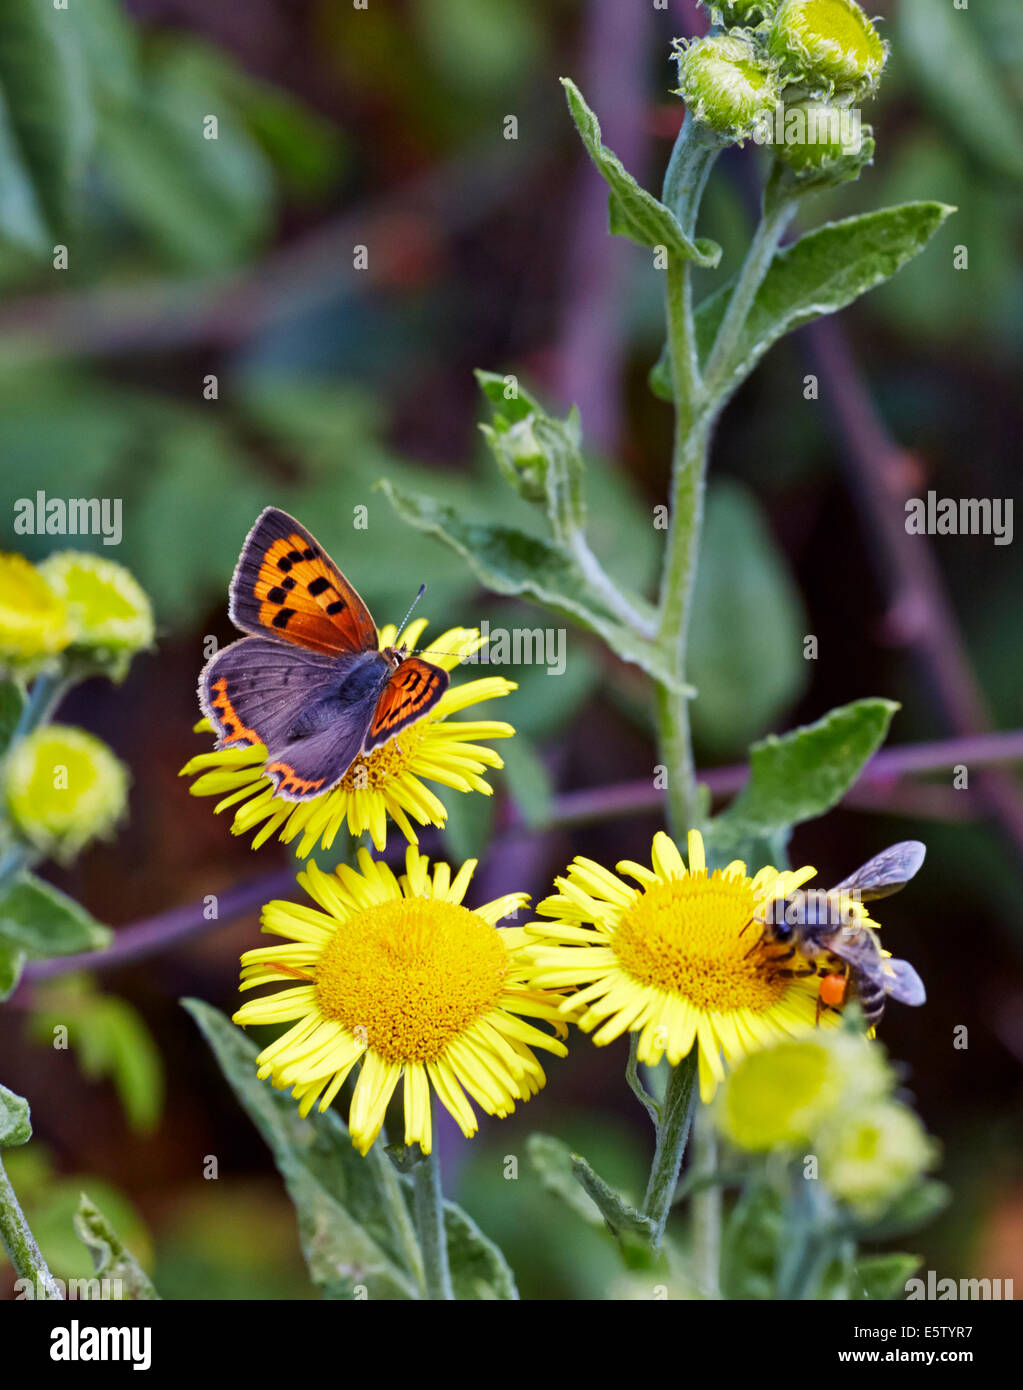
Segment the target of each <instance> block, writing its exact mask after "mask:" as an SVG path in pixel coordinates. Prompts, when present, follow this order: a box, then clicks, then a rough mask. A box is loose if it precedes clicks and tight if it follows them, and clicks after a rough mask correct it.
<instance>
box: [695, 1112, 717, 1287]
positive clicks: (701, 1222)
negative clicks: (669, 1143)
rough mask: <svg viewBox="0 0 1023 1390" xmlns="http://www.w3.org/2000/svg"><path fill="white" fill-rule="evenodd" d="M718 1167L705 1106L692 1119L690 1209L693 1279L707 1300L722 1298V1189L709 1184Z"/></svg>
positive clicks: (713, 1137)
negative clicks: (691, 1188) (691, 1189)
mask: <svg viewBox="0 0 1023 1390" xmlns="http://www.w3.org/2000/svg"><path fill="white" fill-rule="evenodd" d="M717 1165H718V1144H717V1135H716V1134H715V1133H714V1127H713V1124H712V1123H711V1118H710V1113H709V1111H708V1110H707V1108H706V1106H703V1105H701V1106H697V1109H696V1114H695V1116H694V1117H693V1147H692V1157H691V1160H690V1168H689V1171H690V1173H691V1175H692V1181H693V1195H692V1202H691V1206H690V1219H691V1222H692V1238H693V1245H692V1249H693V1277H694V1278H695V1280H696V1282H697V1284H698V1286H699V1288H700V1289H701V1291H702V1292H703V1294H704V1296H705V1297H706V1298H720V1296H721V1294H720V1288H719V1278H720V1274H719V1271H720V1269H721V1187H720V1184H718V1183H713V1182H711V1181H710V1179H711V1177H712V1176H713V1175H715V1174H716V1172H717Z"/></svg>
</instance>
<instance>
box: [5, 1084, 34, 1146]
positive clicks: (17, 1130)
mask: <svg viewBox="0 0 1023 1390" xmlns="http://www.w3.org/2000/svg"><path fill="white" fill-rule="evenodd" d="M31 1138H32V1122H31V1119H30V1117H29V1109H28V1101H27V1100H26V1099H25V1097H24V1096H19V1095H16V1094H15V1092H14V1091H9V1090H8V1089H7V1087H6V1086H0V1149H13V1148H14V1147H15V1146H16V1145H17V1144H27V1143H28V1141H29V1140H30V1139H31Z"/></svg>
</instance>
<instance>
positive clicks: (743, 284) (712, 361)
mask: <svg viewBox="0 0 1023 1390" xmlns="http://www.w3.org/2000/svg"><path fill="white" fill-rule="evenodd" d="M798 201H799V200H798V198H795V197H791V196H790V197H778V198H775V199H772V200H770V201H769V205H768V207H767V208H766V209H765V211H764V213H763V215H762V216H761V218H760V221H759V223H758V224H757V229H756V231H755V232H754V234H753V240H752V241H751V242H750V245H749V250H748V251H747V252H746V259H745V260H744V261H743V264H742V269H741V270H740V271H739V275H738V278H737V280H736V282H735V289H734V290H733V291H732V296H731V298H730V299H729V301H728V308H727V309H726V310H725V315H724V318H723V319H722V320H721V326H720V327H719V328H718V331H717V337H716V338H715V339H714V346H713V347H712V348H711V351H710V355H709V357H708V358H707V367H706V380H707V388H708V391H709V392H710V393H711V394H712V395H715V396H717V397H722V396H724V395H725V394H726V393H727V391H728V388H729V377H730V376H731V374H732V372H733V371H734V370H735V368H736V366H737V365H738V364H737V363H736V362H735V360H734V358H735V355H736V350H737V348H738V347H739V342H740V339H741V336H742V330H743V328H744V327H745V324H746V320H747V318H748V317H749V312H750V309H752V307H753V301H754V300H755V299H756V297H757V291H758V290H759V289H760V286H761V285H762V284H763V283H764V277H765V275H766V274H767V272H768V270H769V269H770V267H771V262H772V260H773V259H774V253H775V252H776V251H777V249H778V244H779V242H780V241H781V239H782V237H783V236H784V234H785V228H786V227H787V226H788V225H789V223H790V222H791V221H792V218H793V216H794V215H795V211H796V208H797V206H798Z"/></svg>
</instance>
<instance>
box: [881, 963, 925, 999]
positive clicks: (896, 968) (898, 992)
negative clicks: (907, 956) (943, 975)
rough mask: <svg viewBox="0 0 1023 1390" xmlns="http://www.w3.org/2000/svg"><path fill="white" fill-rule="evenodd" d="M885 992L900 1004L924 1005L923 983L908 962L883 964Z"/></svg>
mask: <svg viewBox="0 0 1023 1390" xmlns="http://www.w3.org/2000/svg"><path fill="white" fill-rule="evenodd" d="M884 972H885V978H884V987H885V992H886V993H887V994H890V995H891V997H892V998H893V999H897V1000H898V1001H899V1003H900V1004H914V1005H915V1004H924V1003H926V1002H927V991H926V990H925V989H924V982H923V980H921V978H920V976H919V975H918V974H917V973H916V971H915V970H914V969H913V967H912V966H911V965H910V963H909V961H908V960H886V961H885V963H884Z"/></svg>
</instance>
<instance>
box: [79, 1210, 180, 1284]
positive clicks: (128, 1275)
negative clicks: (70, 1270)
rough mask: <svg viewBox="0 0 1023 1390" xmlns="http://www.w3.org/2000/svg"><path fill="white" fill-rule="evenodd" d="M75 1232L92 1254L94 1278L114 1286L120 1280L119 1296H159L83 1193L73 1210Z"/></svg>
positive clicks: (105, 1220) (115, 1234)
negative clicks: (76, 1207)
mask: <svg viewBox="0 0 1023 1390" xmlns="http://www.w3.org/2000/svg"><path fill="white" fill-rule="evenodd" d="M75 1233H76V1234H77V1236H78V1239H79V1240H80V1241H81V1242H82V1244H83V1245H85V1246H86V1248H87V1249H88V1251H89V1253H90V1254H91V1256H92V1263H93V1267H94V1269H95V1272H96V1277H97V1278H99V1279H109V1280H111V1282H112V1283H113V1287H114V1288H116V1287H117V1284H118V1283H119V1284H120V1287H121V1297H122V1299H124V1300H125V1301H127V1300H129V1299H131V1300H139V1301H141V1300H153V1299H158V1298H159V1297H160V1295H159V1294H158V1293H157V1292H156V1289H155V1288H154V1287H153V1284H152V1281H151V1280H150V1278H149V1275H148V1274H147V1273H146V1272H145V1270H144V1269H143V1268H142V1266H141V1265H140V1264H139V1262H138V1260H136V1258H135V1256H134V1255H133V1254H132V1253H131V1251H130V1250H127V1249H126V1248H125V1246H124V1245H123V1244H122V1243H121V1241H120V1239H119V1237H118V1235H117V1233H116V1232H115V1231H114V1229H113V1227H112V1226H111V1225H110V1223H109V1221H107V1219H106V1217H105V1216H104V1215H103V1213H102V1212H101V1211H100V1209H99V1207H97V1206H95V1205H94V1204H93V1203H92V1202H90V1201H89V1199H88V1197H86V1195H85V1193H84V1192H83V1193H82V1197H81V1201H80V1202H79V1203H78V1211H77V1212H76V1213H75ZM114 1281H117V1282H114Z"/></svg>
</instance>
